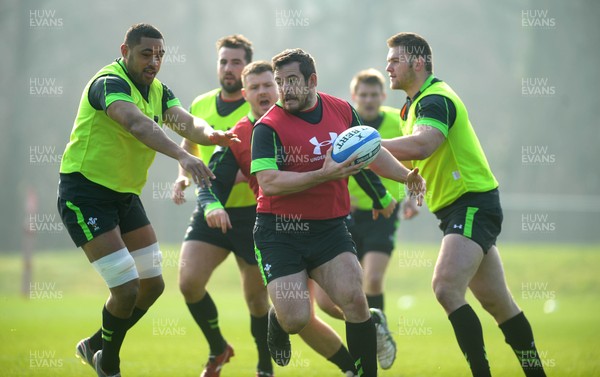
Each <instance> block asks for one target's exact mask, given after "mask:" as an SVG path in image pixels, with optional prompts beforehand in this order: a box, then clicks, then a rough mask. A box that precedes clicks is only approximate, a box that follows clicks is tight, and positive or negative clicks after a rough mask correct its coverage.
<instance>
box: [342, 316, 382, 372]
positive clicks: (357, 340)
mask: <svg viewBox="0 0 600 377" xmlns="http://www.w3.org/2000/svg"><path fill="white" fill-rule="evenodd" d="M346 341H347V342H348V349H349V350H350V355H352V359H353V360H354V366H355V368H356V371H357V373H358V375H359V376H363V377H375V376H377V351H376V350H377V335H376V333H375V324H374V323H373V321H372V320H371V318H369V319H368V320H366V321H365V322H363V323H350V322H346Z"/></svg>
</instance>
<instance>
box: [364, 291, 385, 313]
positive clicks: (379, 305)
mask: <svg viewBox="0 0 600 377" xmlns="http://www.w3.org/2000/svg"><path fill="white" fill-rule="evenodd" d="M367 302H368V303H369V308H376V309H379V310H381V311H383V293H382V294H380V295H375V296H369V295H367Z"/></svg>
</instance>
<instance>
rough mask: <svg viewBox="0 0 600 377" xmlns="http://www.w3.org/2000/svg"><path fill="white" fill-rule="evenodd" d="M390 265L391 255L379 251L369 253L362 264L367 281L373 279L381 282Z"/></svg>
mask: <svg viewBox="0 0 600 377" xmlns="http://www.w3.org/2000/svg"><path fill="white" fill-rule="evenodd" d="M389 263H390V255H389V254H387V253H384V252H379V251H369V252H367V253H366V254H365V256H364V257H363V259H362V261H361V264H362V268H363V270H364V274H365V279H367V278H373V279H378V280H381V279H383V275H384V274H385V271H386V270H387V266H388V264H389Z"/></svg>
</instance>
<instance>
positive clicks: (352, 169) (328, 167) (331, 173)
mask: <svg viewBox="0 0 600 377" xmlns="http://www.w3.org/2000/svg"><path fill="white" fill-rule="evenodd" d="M332 151H333V148H331V147H330V148H329V149H328V150H327V153H326V154H325V161H324V162H323V166H322V167H321V175H322V177H323V178H325V180H326V181H334V180H338V179H344V178H348V177H349V176H351V175H354V174H356V173H358V172H359V171H360V169H362V168H363V167H364V165H365V164H364V162H362V163H360V164H358V165H352V162H354V160H353V159H352V158H349V159H348V160H347V161H344V162H342V163H339V164H338V163H337V162H335V161H334V160H333V158H332V157H331V152H332Z"/></svg>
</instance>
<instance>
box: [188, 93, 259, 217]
mask: <svg viewBox="0 0 600 377" xmlns="http://www.w3.org/2000/svg"><path fill="white" fill-rule="evenodd" d="M220 92H221V89H214V90H211V91H210V92H208V93H205V94H202V95H200V96H198V97H197V98H196V99H195V100H194V102H192V105H191V106H190V113H192V115H194V116H197V117H199V118H202V119H204V120H205V121H206V122H207V123H208V124H210V125H211V127H212V128H214V129H215V130H223V131H226V130H228V129H230V128H233V126H235V125H236V123H237V122H238V121H239V120H240V119H242V118H243V117H244V116H245V115H246V114H248V112H249V111H250V104H248V102H246V103H244V104H243V105H242V106H240V107H238V108H237V109H236V110H235V111H234V112H232V113H231V114H229V115H227V116H224V117H223V116H221V115H219V113H218V112H217V96H218V95H219V93H220ZM246 142H249V140H242V143H246ZM199 148H200V156H198V157H200V158H201V159H202V161H204V163H205V164H207V165H208V162H209V161H210V157H211V156H212V153H213V151H214V149H215V146H214V145H208V146H207V145H199ZM253 205H256V199H255V198H254V193H253V192H252V190H251V189H250V186H248V183H246V182H241V183H238V184H236V185H235V186H233V189H232V190H231V194H229V199H228V200H227V203H225V207H249V206H253Z"/></svg>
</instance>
